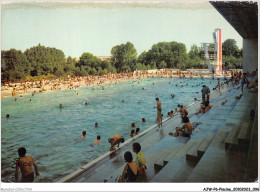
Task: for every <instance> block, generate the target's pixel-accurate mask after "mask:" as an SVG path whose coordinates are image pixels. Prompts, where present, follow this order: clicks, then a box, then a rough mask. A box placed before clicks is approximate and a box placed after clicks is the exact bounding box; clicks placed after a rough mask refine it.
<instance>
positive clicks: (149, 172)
mask: <svg viewBox="0 0 260 192" xmlns="http://www.w3.org/2000/svg"><path fill="white" fill-rule="evenodd" d="M156 173H157V171H155V170H154V169H153V168H152V167H150V168H149V167H148V168H147V169H146V170H145V172H144V174H143V175H141V176H138V177H137V179H136V182H139V183H147V182H150V181H151V180H152V178H153V177H154V176H155V175H156Z"/></svg>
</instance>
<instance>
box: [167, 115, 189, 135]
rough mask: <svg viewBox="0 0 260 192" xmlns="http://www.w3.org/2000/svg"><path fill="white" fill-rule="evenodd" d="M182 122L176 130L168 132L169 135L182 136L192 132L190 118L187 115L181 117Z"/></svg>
mask: <svg viewBox="0 0 260 192" xmlns="http://www.w3.org/2000/svg"><path fill="white" fill-rule="evenodd" d="M182 122H183V123H184V124H183V126H182V127H176V131H175V132H174V133H173V132H169V135H171V136H174V137H177V136H179V135H181V136H183V137H190V135H191V134H192V125H191V123H190V120H189V118H188V117H187V116H184V117H182Z"/></svg>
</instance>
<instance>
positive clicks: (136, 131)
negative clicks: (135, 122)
mask: <svg viewBox="0 0 260 192" xmlns="http://www.w3.org/2000/svg"><path fill="white" fill-rule="evenodd" d="M139 131H140V128H139V127H137V128H136V129H135V135H137V134H138V133H139Z"/></svg>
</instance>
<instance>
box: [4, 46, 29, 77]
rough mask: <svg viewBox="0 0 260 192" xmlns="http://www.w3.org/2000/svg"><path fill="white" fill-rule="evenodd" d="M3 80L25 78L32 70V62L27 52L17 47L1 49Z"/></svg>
mask: <svg viewBox="0 0 260 192" xmlns="http://www.w3.org/2000/svg"><path fill="white" fill-rule="evenodd" d="M1 64H2V67H1V68H2V75H3V77H4V79H3V78H2V81H14V80H21V79H25V78H26V76H28V75H29V74H30V72H31V70H32V69H31V64H30V63H29V61H28V60H27V58H26V56H25V54H24V53H23V52H22V51H20V50H16V49H10V50H8V51H1Z"/></svg>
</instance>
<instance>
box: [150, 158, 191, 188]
mask: <svg viewBox="0 0 260 192" xmlns="http://www.w3.org/2000/svg"><path fill="white" fill-rule="evenodd" d="M193 169H194V166H192V165H190V164H189V162H186V160H185V159H175V158H174V159H172V160H171V161H169V163H168V164H167V165H166V166H165V167H164V168H163V169H162V170H161V171H160V172H159V173H157V174H156V175H155V176H154V177H153V178H152V180H151V181H150V182H160V183H166V182H167V183H169V182H184V181H185V180H186V179H187V178H188V176H189V174H190V173H191V172H192V170H193Z"/></svg>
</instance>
